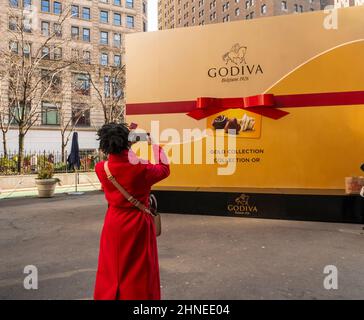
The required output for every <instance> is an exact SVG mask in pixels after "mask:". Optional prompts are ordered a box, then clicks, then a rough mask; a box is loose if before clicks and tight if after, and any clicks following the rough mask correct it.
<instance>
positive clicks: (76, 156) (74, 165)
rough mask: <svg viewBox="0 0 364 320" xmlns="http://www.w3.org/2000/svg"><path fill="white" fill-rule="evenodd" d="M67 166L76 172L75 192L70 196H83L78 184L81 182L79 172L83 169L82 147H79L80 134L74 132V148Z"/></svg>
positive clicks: (72, 147)
mask: <svg viewBox="0 0 364 320" xmlns="http://www.w3.org/2000/svg"><path fill="white" fill-rule="evenodd" d="M67 165H68V169H69V170H71V169H74V170H75V191H74V192H69V193H68V194H72V195H79V194H83V192H78V191H77V184H78V181H79V173H78V171H77V170H79V169H80V167H81V159H80V147H79V145H78V133H77V132H74V133H73V136H72V146H71V153H70V155H69V156H68V158H67Z"/></svg>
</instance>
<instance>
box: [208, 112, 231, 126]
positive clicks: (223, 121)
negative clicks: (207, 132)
mask: <svg viewBox="0 0 364 320" xmlns="http://www.w3.org/2000/svg"><path fill="white" fill-rule="evenodd" d="M228 120H229V119H228V118H227V117H225V116H224V115H220V116H218V117H216V118H215V120H214V121H213V122H212V126H213V127H214V128H215V129H224V128H225V125H226V123H227V122H228Z"/></svg>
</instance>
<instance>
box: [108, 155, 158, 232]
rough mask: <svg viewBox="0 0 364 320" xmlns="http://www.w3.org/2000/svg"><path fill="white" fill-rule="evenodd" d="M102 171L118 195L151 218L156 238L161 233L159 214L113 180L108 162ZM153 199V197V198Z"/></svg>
mask: <svg viewBox="0 0 364 320" xmlns="http://www.w3.org/2000/svg"><path fill="white" fill-rule="evenodd" d="M104 169H105V172H106V175H107V178H108V179H109V181H110V182H111V183H112V184H113V185H114V186H115V188H116V189H118V190H119V191H120V193H121V194H122V195H123V196H124V197H125V198H126V199H127V200H128V201H129V202H130V203H132V204H133V205H134V207H136V208H138V209H139V210H140V211H142V212H145V213H147V214H150V215H151V216H152V217H153V220H154V226H155V233H156V235H157V237H158V236H160V235H161V233H162V221H161V216H160V214H159V213H157V211H156V210H150V209H149V208H147V207H146V206H145V205H144V204H143V203H141V202H140V201H139V200H138V199H135V198H134V197H133V196H132V195H131V194H130V193H129V192H128V191H126V190H125V189H124V187H122V186H121V185H120V184H119V183H118V182H117V181H116V179H115V177H114V176H113V175H112V174H111V172H110V169H109V165H108V161H105V163H104ZM153 197H154V196H153Z"/></svg>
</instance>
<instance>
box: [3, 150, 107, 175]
mask: <svg viewBox="0 0 364 320" xmlns="http://www.w3.org/2000/svg"><path fill="white" fill-rule="evenodd" d="M67 157H68V154H67V152H65V153H64V155H63V157H62V152H59V151H54V152H51V151H29V152H28V151H27V152H25V153H24V161H23V168H22V169H23V170H22V173H23V174H36V173H38V170H39V168H40V167H41V166H44V165H45V164H46V163H47V162H50V163H52V164H53V168H54V173H67V172H74V170H73V168H70V167H69V166H68V164H67ZM100 157H102V155H101V154H99V153H98V152H97V151H96V150H80V159H81V167H80V169H79V171H81V172H89V171H93V170H94V168H95V164H96V163H97V162H99V161H100ZM101 160H102V159H101ZM16 174H19V172H18V153H17V152H8V154H7V156H5V155H4V153H0V176H1V175H16Z"/></svg>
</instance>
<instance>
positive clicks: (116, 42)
mask: <svg viewBox="0 0 364 320" xmlns="http://www.w3.org/2000/svg"><path fill="white" fill-rule="evenodd" d="M114 47H117V48H120V47H121V34H120V33H114Z"/></svg>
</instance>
